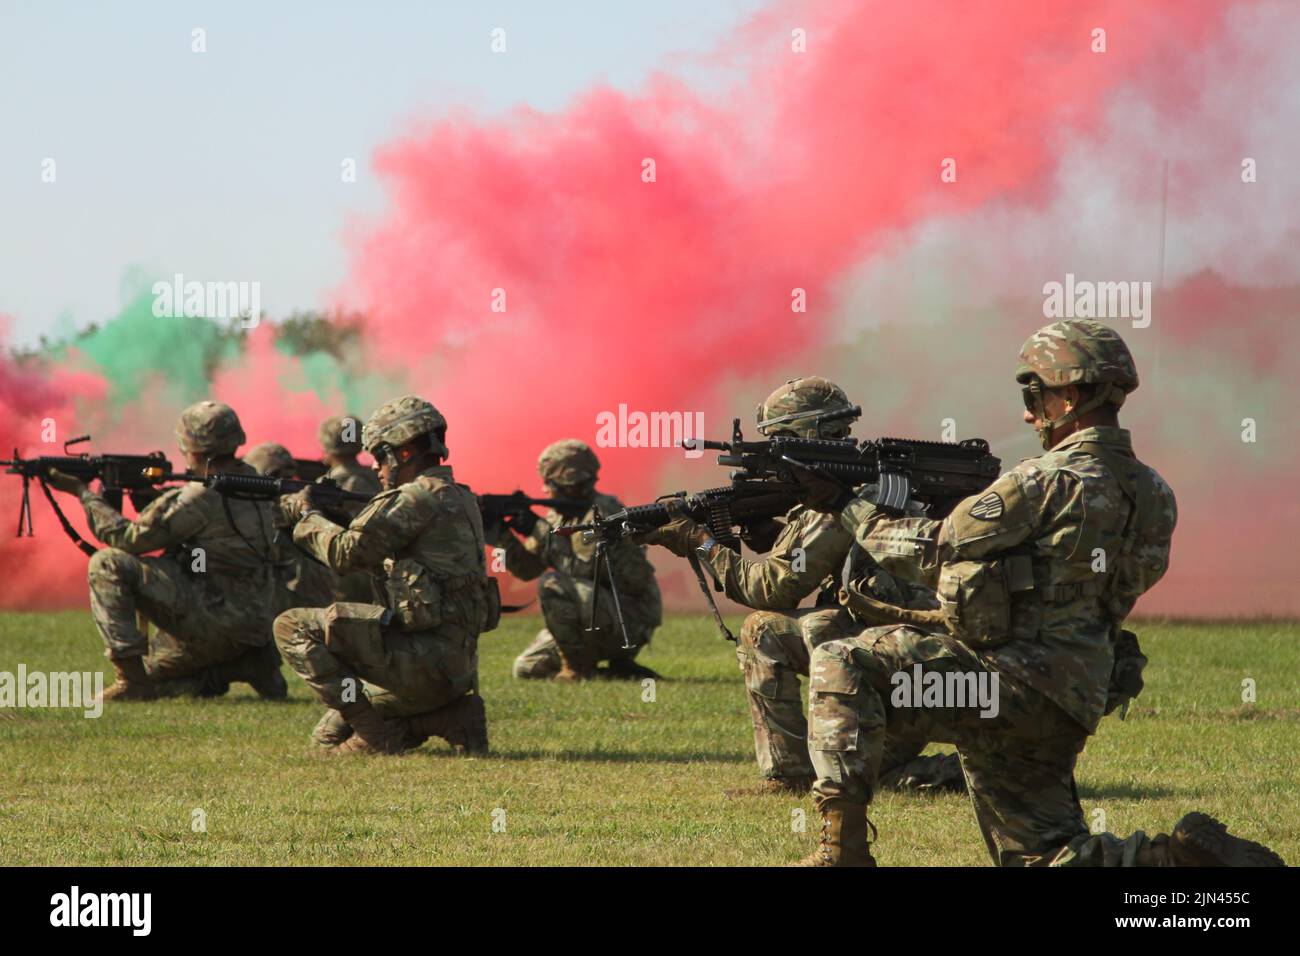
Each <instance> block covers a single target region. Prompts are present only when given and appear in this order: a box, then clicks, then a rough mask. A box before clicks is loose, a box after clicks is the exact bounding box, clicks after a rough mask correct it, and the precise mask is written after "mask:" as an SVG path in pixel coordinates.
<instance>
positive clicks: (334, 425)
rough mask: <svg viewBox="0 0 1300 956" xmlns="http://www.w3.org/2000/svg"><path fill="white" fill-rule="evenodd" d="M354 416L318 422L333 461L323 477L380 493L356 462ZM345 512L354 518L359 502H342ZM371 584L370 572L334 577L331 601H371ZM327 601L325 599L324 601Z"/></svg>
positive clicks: (367, 471) (372, 473)
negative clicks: (332, 598)
mask: <svg viewBox="0 0 1300 956" xmlns="http://www.w3.org/2000/svg"><path fill="white" fill-rule="evenodd" d="M357 421H358V420H357V418H356V416H355V415H336V416H334V417H333V418H327V419H326V420H325V421H324V422H322V423H321V426H320V431H319V433H318V436H317V437H318V438H319V439H320V445H321V449H322V450H323V451H324V452H325V453H326V454H328V455H330V456H331V457H332V458H333V459H334V461H333V464H332V465H331V466H330V470H329V471H328V472H327V473H326V475H325V477H327V478H328V479H330V481H332V482H334V483H335V484H336V485H338V486H339V487H340V488H342V489H343V490H344V491H351V492H356V493H358V494H365V495H370V496H372V497H373V496H375V495H377V494H379V492H380V490H381V489H380V485H379V477H378V475H376V474H375V470H374V469H373V468H367V467H366V466H365V465H363V464H361V463H360V462H359V461H357V455H358V454H360V453H361V441H360V440H359V438H357V437H356V436H357V434H358V431H359V428H360V426H359V425H358V423H357ZM341 507H342V510H343V512H344V513H345V514H347V515H349V516H350V517H353V518H355V517H356V516H357V515H359V514H360V513H361V509H362V508H363V507H365V506H364V505H363V504H362V503H361V502H356V501H349V502H344V503H343V505H342V506H341ZM374 598H375V592H374V587H373V585H372V583H371V579H370V575H368V574H365V573H364V572H354V573H352V574H344V575H340V576H338V578H337V580H336V581H335V582H334V600H336V601H360V602H363V603H366V602H370V601H373V600H374ZM326 603H328V602H326Z"/></svg>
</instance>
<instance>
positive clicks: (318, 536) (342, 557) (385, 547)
mask: <svg viewBox="0 0 1300 956" xmlns="http://www.w3.org/2000/svg"><path fill="white" fill-rule="evenodd" d="M432 520H434V515H433V510H432V508H431V507H430V502H429V501H427V500H426V499H425V496H422V495H416V494H412V493H408V492H406V491H405V490H404V489H403V488H397V489H394V490H392V491H388V492H385V493H384V494H382V495H380V496H379V497H377V498H375V499H374V500H373V501H371V502H370V504H368V505H366V506H365V508H364V509H363V510H362V512H361V514H359V515H357V516H356V517H355V518H353V519H352V523H351V524H349V525H348V526H347V527H346V528H343V527H340V526H339V525H336V524H335V523H334V522H332V521H330V520H329V519H328V518H326V517H325V516H324V515H322V514H320V512H310V513H308V514H306V515H304V516H303V518H302V520H301V521H299V522H298V523H297V525H295V526H294V529H293V540H294V541H295V542H297V543H298V544H299V545H300V546H301V547H303V548H305V549H307V551H309V552H310V553H311V554H312V555H314V556H315V557H316V558H317V559H318V560H320V561H323V562H324V563H325V564H327V565H329V566H330V568H332V569H333V570H334V571H336V572H338V573H339V574H349V573H351V572H353V571H371V572H373V571H377V570H379V569H380V568H381V567H382V566H383V563H384V558H388V557H392V555H394V554H395V553H397V552H398V551H399V550H400V549H401V548H402V547H404V546H405V545H407V544H409V543H410V542H411V541H412V540H413V539H414V538H415V536H416V535H418V534H419V533H420V532H421V531H422V530H423V529H424V528H425V527H426V526H427V525H428V524H429V523H430V522H431V521H432Z"/></svg>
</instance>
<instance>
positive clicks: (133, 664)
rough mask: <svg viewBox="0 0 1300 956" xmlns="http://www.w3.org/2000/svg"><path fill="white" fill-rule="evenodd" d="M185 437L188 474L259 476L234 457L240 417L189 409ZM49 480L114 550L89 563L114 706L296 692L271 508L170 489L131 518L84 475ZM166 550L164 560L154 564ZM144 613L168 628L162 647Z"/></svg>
mask: <svg viewBox="0 0 1300 956" xmlns="http://www.w3.org/2000/svg"><path fill="white" fill-rule="evenodd" d="M176 438H177V441H178V442H179V443H180V449H181V453H182V454H183V455H184V457H185V463H186V465H187V467H188V468H189V470H190V471H191V472H192V473H194V474H196V475H200V476H203V475H208V474H212V473H215V472H230V473H233V474H244V475H251V474H253V473H254V472H253V469H252V468H251V467H249V466H248V465H246V464H245V463H243V462H242V461H240V460H239V459H238V458H236V457H235V451H236V450H237V449H238V448H239V446H240V445H242V444H243V443H244V430H243V428H242V427H241V426H240V424H239V418H238V416H237V415H236V414H235V412H234V410H233V409H232V408H230V406H228V405H223V404H222V403H220V402H210V401H208V402H199V403H198V404H196V405H191V406H190V407H189V408H187V409H185V411H183V412H182V413H181V418H180V423H179V424H178V425H177V427H176ZM50 484H51V485H53V486H54V487H55V488H57V489H58V490H60V491H63V492H66V493H67V494H71V495H76V496H77V497H78V498H79V499H80V500H81V503H82V506H83V507H84V508H85V511H86V520H87V522H88V523H89V525H90V530H91V531H92V533H93V534H94V535H95V537H96V538H98V539H99V540H100V541H102V542H104V543H105V544H106V545H108V547H107V548H103V549H101V550H99V551H97V552H95V554H94V555H93V556H92V557H91V559H90V566H89V570H88V572H87V574H88V577H89V580H90V607H91V613H92V614H93V616H94V619H95V626H96V627H97V628H98V629H99V634H100V637H101V638H102V639H103V641H104V644H105V646H106V647H107V655H108V658H109V660H111V661H112V662H113V669H114V670H115V671H116V672H117V681H116V682H115V683H114V684H113V685H112V686H111V687H109V688H108V689H107V690H105V691H104V695H103V697H104V700H116V701H140V700H153V699H154V698H156V697H158V696H160V694H162V695H171V694H174V693H179V692H189V693H196V694H202V695H205V696H206V695H211V694H219V693H224V692H225V690H226V689H227V688H228V687H229V684H230V682H231V681H245V682H247V683H248V684H250V685H252V687H253V689H254V690H255V691H257V693H258V695H259V696H261V697H263V698H268V699H276V700H279V699H283V698H284V697H285V696H286V694H287V692H288V687H287V685H286V684H285V680H284V677H283V675H282V674H281V673H280V661H279V657H278V656H277V655H276V653H275V646H274V645H273V644H272V643H271V622H272V620H273V618H274V613H273V601H274V581H273V579H272V568H271V563H272V555H271V538H272V535H273V533H274V530H273V527H272V519H271V506H270V504H269V503H267V502H253V501H223V499H222V498H221V496H220V495H218V494H217V493H216V492H214V491H211V490H209V489H208V488H206V487H204V486H203V485H202V484H200V483H198V482H189V483H186V484H184V485H181V486H179V487H176V488H169V489H167V490H166V491H165V492H163V493H162V494H161V495H159V496H158V497H157V498H156V499H154V501H153V502H151V503H150V504H149V505H148V506H147V507H146V508H145V509H144V510H143V511H141V512H140V514H139V515H138V516H137V518H136V520H134V521H129V520H127V519H126V518H125V517H123V516H122V515H121V514H120V513H119V512H118V511H116V510H115V509H113V508H111V507H110V506H109V505H108V503H107V502H105V501H104V499H103V498H101V497H100V496H99V495H98V494H96V493H94V492H92V491H90V490H88V489H87V488H86V486H85V485H84V484H83V483H82V482H81V481H78V480H77V479H76V478H73V477H70V476H68V475H64V474H61V473H57V472H52V473H51V478H50ZM159 550H161V551H162V552H163V554H162V555H161V556H157V557H144V556H143V555H145V554H147V552H150V551H159ZM137 612H139V614H140V615H141V616H143V618H144V619H145V620H147V621H149V622H152V623H153V624H155V625H156V626H157V628H158V631H157V633H155V635H154V638H153V640H152V641H150V640H149V638H147V637H146V636H145V634H144V633H143V632H142V631H141V629H140V625H139V623H138V622H137Z"/></svg>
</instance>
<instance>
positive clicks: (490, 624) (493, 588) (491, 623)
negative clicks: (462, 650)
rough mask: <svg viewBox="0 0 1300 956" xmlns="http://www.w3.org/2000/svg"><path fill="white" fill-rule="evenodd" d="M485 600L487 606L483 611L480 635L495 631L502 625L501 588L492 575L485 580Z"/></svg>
mask: <svg viewBox="0 0 1300 956" xmlns="http://www.w3.org/2000/svg"><path fill="white" fill-rule="evenodd" d="M483 600H484V602H485V604H486V605H487V606H486V607H485V608H484V610H483V630H482V631H480V632H479V633H486V632H487V631H495V630H496V629H497V626H498V625H499V624H500V623H501V587H500V586H499V585H498V584H497V579H496V578H494V577H492V576H491V575H489V576H488V577H487V578H486V579H485V580H484V584H483Z"/></svg>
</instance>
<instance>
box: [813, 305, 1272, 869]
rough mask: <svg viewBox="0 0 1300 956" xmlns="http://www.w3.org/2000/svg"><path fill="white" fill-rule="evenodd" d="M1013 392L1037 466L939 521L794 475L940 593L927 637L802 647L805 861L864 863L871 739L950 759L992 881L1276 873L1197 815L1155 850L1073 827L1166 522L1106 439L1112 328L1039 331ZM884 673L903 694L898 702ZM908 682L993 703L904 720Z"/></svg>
mask: <svg viewBox="0 0 1300 956" xmlns="http://www.w3.org/2000/svg"><path fill="white" fill-rule="evenodd" d="M1016 380H1017V381H1019V382H1020V383H1021V385H1022V386H1023V388H1024V399H1025V407H1026V412H1025V415H1024V418H1025V421H1026V422H1027V423H1029V424H1031V425H1033V427H1034V429H1035V430H1036V431H1037V432H1038V435H1039V438H1040V440H1041V442H1042V445H1043V447H1044V449H1046V453H1045V454H1043V455H1041V456H1039V457H1037V458H1031V459H1026V460H1025V461H1023V462H1021V463H1020V465H1019V466H1017V467H1016V468H1014V469H1012V470H1011V471H1010V472H1008V473H1007V474H1005V475H1003V476H1002V477H1001V478H999V479H998V480H997V481H995V482H994V483H993V484H992V485H991V486H990V487H989V488H988V489H987V491H986V492H984V493H982V494H979V495H975V496H972V497H970V498H968V499H966V500H965V501H963V502H961V503H959V504H958V505H957V507H956V508H955V509H954V510H953V511H952V513H951V514H950V515H949V516H948V517H947V518H945V519H944V520H942V521H934V520H929V519H926V518H923V517H891V516H890V515H888V514H886V513H884V512H883V511H882V510H881V509H880V508H878V507H877V506H876V505H875V504H873V503H872V497H873V494H874V489H872V488H871V487H870V486H867V487H864V489H862V490H861V491H860V493H859V496H858V497H853V495H852V494H851V493H849V492H847V491H846V490H845V489H843V488H841V487H839V486H838V485H836V484H835V483H833V482H830V481H827V480H825V479H822V478H820V477H818V476H815V475H813V474H811V473H807V472H805V473H804V474H803V475H802V476H801V479H800V480H801V482H803V492H802V498H803V500H804V501H805V502H806V503H807V504H808V505H809V506H810V507H815V508H818V509H819V510H824V511H828V512H839V513H840V517H841V521H842V523H843V525H844V527H845V528H846V529H848V530H849V531H851V532H852V533H853V535H854V536H855V538H856V540H857V542H858V543H859V544H860V545H861V546H862V548H864V549H865V550H866V551H867V552H869V553H870V554H871V555H872V556H873V557H874V558H875V559H876V561H878V562H879V563H880V565H881V566H883V567H884V568H886V570H889V571H891V572H893V573H894V574H897V575H900V576H905V577H910V578H911V579H913V580H916V581H919V582H923V583H925V584H928V585H930V586H932V587H936V588H937V592H938V595H939V598H940V610H939V611H936V612H931V613H932V615H933V617H934V623H932V624H929V625H927V626H920V627H918V626H912V625H904V626H884V627H873V628H868V629H866V630H861V629H859V630H858V631H857V632H856V633H851V634H850V635H848V636H845V637H843V638H842V639H839V640H833V641H828V642H826V643H823V644H821V645H820V646H819V647H817V648H816V649H815V650H814V651H813V659H812V679H811V687H810V700H809V711H810V714H811V721H810V723H811V728H810V731H809V748H810V750H811V752H812V758H813V765H814V767H815V768H816V771H817V780H816V783H815V784H814V785H813V795H814V799H815V800H816V803H817V806H818V809H819V810H820V811H821V814H822V831H821V840H820V845H819V848H818V850H817V851H816V852H815V853H814V854H813V855H812V856H811V857H810V858H809V859H808V860H806V861H805V863H808V864H810V865H840V866H844V865H866V866H871V865H874V860H873V859H872V856H871V851H870V845H869V842H868V839H867V829H868V827H871V824H870V823H869V822H868V821H867V817H866V808H867V804H868V803H869V802H870V801H871V798H872V795H873V791H874V790H875V788H876V776H877V770H878V767H879V765H880V759H881V752H882V747H883V743H884V739H885V734H886V733H889V734H890V735H893V736H897V737H899V738H900V739H908V740H942V741H950V742H952V743H954V744H956V745H957V749H958V753H959V754H960V755H961V760H962V766H963V769H964V771H965V774H966V781H967V784H968V786H969V788H970V792H971V795H972V802H973V804H974V807H975V817H976V820H977V822H978V824H979V827H980V830H981V831H982V833H983V835H984V840H985V843H986V844H987V846H988V851H989V854H990V855H991V856H992V858H993V860H994V862H995V863H996V864H998V865H1000V866H1041V865H1093V866H1121V865H1122V866H1170V865H1172V866H1205V865H1220V866H1222V865H1247V866H1249V865H1281V859H1280V858H1279V857H1278V856H1277V855H1276V854H1275V853H1273V852H1272V851H1271V850H1269V849H1268V848H1266V847H1264V846H1261V845H1260V844H1257V843H1252V842H1250V841H1248V840H1243V839H1241V838H1238V837H1235V836H1233V835H1231V834H1229V833H1228V832H1227V830H1226V828H1225V827H1224V826H1223V824H1221V823H1219V822H1218V821H1217V820H1215V819H1213V818H1212V817H1209V816H1206V815H1205V814H1201V813H1191V814H1188V815H1187V816H1185V817H1183V818H1182V819H1181V820H1179V821H1178V823H1177V824H1175V826H1174V828H1173V832H1172V834H1170V835H1164V834H1159V835H1157V836H1155V837H1148V836H1147V835H1146V834H1145V833H1143V832H1141V831H1138V832H1137V833H1134V834H1133V835H1131V836H1129V837H1126V838H1120V837H1117V836H1114V835H1113V834H1109V833H1100V834H1093V833H1089V832H1088V827H1087V825H1086V824H1085V823H1084V817H1083V810H1082V808H1081V807H1080V806H1079V800H1078V796H1077V793H1076V791H1075V786H1074V765H1075V761H1076V759H1077V757H1078V755H1079V753H1080V751H1082V750H1083V747H1084V743H1085V742H1086V740H1087V738H1088V736H1089V735H1090V734H1092V733H1093V732H1094V731H1095V730H1096V727H1097V723H1098V721H1100V719H1101V717H1102V715H1103V714H1104V713H1107V712H1108V711H1109V709H1110V708H1112V707H1114V706H1115V704H1116V703H1117V699H1116V695H1115V693H1114V692H1112V691H1110V690H1109V688H1110V687H1111V686H1112V684H1113V678H1114V663H1115V657H1116V654H1115V649H1114V648H1115V647H1116V646H1117V642H1119V643H1122V642H1123V641H1133V642H1134V643H1135V638H1132V636H1131V634H1129V632H1125V631H1122V630H1121V626H1122V623H1123V621H1124V618H1125V617H1126V616H1127V615H1128V613H1129V611H1130V610H1132V608H1133V605H1134V602H1135V601H1136V600H1137V599H1138V597H1139V596H1140V595H1141V594H1142V593H1143V592H1145V591H1147V590H1148V589H1149V588H1151V587H1152V585H1154V584H1155V583H1156V582H1157V581H1159V580H1160V578H1161V576H1162V575H1163V574H1164V573H1165V569H1166V568H1167V567H1168V564H1169V547H1170V540H1171V538H1172V535H1173V530H1174V524H1175V522H1176V518H1177V511H1176V506H1175V502H1174V495H1173V492H1172V491H1171V490H1170V488H1169V486H1168V485H1167V484H1166V483H1165V482H1164V480H1163V479H1162V478H1161V477H1160V476H1159V475H1158V474H1156V472H1155V471H1154V470H1153V469H1151V468H1150V467H1148V466H1147V465H1144V464H1143V463H1142V462H1140V461H1139V460H1138V459H1137V458H1136V457H1135V456H1134V454H1133V450H1132V444H1131V441H1130V438H1129V433H1128V432H1127V431H1126V430H1124V429H1122V428H1120V427H1119V418H1118V411H1119V407H1120V405H1122V404H1123V402H1124V399H1125V397H1126V396H1127V395H1128V394H1129V393H1130V392H1132V391H1133V390H1134V389H1135V388H1137V385H1138V377H1137V370H1136V367H1135V365H1134V363H1133V358H1132V356H1131V355H1130V353H1129V350H1128V348H1127V346H1125V344H1124V342H1123V341H1122V340H1121V339H1120V337H1119V335H1118V334H1116V333H1115V331H1114V330H1113V329H1110V328H1108V327H1106V326H1104V325H1101V324H1100V323H1097V322H1093V321H1087V320H1077V321H1066V322H1057V323H1055V324H1053V325H1049V326H1047V327H1045V328H1043V329H1040V330H1039V331H1038V332H1036V333H1035V334H1034V335H1033V336H1031V337H1030V339H1029V340H1028V342H1026V343H1025V346H1024V348H1023V349H1022V350H1021V353H1020V365H1019V368H1018V369H1017V370H1016ZM912 613H913V614H916V613H917V612H912ZM900 676H901V677H902V678H904V680H903V683H904V684H912V685H914V686H913V692H912V693H911V694H908V693H906V692H904V693H903V694H901V695H900V694H899V693H898V689H899V685H900ZM995 679H996V681H995ZM918 681H919V686H925V687H928V688H931V689H933V688H935V687H939V688H943V687H949V688H956V687H958V686H959V685H961V686H965V687H970V686H972V684H974V685H976V686H981V682H983V683H982V686H985V687H989V686H991V687H992V688H993V689H994V690H995V691H996V693H995V694H994V695H993V696H992V700H993V701H994V702H995V703H996V707H995V708H988V707H985V706H984V703H985V702H983V701H981V702H980V703H979V704H976V705H974V706H971V704H972V702H971V701H969V700H966V701H963V699H962V697H963V695H962V694H958V693H956V692H955V691H954V692H952V693H949V694H944V693H938V694H937V695H936V696H935V697H934V698H932V699H928V702H929V706H915V704H916V703H917V697H916V694H915V687H916V686H917V682H918ZM921 699H922V700H927V698H921ZM871 829H872V832H873V835H874V827H871Z"/></svg>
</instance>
